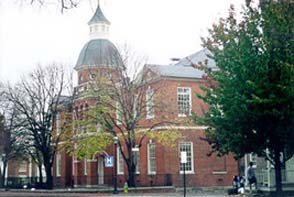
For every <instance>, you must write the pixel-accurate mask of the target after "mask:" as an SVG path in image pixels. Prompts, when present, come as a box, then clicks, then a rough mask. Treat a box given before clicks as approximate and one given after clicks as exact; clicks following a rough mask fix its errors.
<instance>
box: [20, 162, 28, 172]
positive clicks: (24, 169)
mask: <svg viewBox="0 0 294 197" xmlns="http://www.w3.org/2000/svg"><path fill="white" fill-rule="evenodd" d="M18 172H27V161H26V160H21V161H20V163H19V168H18Z"/></svg>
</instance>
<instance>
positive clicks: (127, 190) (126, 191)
mask: <svg viewBox="0 0 294 197" xmlns="http://www.w3.org/2000/svg"><path fill="white" fill-rule="evenodd" d="M128 192H129V186H128V183H127V182H125V184H124V193H125V194H127V193H128Z"/></svg>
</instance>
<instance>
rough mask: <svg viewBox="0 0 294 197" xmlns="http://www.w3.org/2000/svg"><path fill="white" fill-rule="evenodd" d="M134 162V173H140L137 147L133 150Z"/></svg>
mask: <svg viewBox="0 0 294 197" xmlns="http://www.w3.org/2000/svg"><path fill="white" fill-rule="evenodd" d="M133 156H134V163H135V166H136V174H140V152H139V149H136V150H135V151H134V150H133Z"/></svg>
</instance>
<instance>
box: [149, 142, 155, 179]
mask: <svg viewBox="0 0 294 197" xmlns="http://www.w3.org/2000/svg"><path fill="white" fill-rule="evenodd" d="M147 157H148V174H156V155H155V143H149V144H148V149H147Z"/></svg>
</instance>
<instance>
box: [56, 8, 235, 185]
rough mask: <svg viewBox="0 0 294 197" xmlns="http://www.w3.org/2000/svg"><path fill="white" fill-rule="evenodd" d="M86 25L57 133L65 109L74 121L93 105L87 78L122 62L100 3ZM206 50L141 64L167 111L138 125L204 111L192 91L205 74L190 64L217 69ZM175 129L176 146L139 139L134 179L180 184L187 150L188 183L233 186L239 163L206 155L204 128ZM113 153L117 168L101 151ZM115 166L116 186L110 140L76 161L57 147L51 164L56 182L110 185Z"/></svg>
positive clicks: (122, 169)
mask: <svg viewBox="0 0 294 197" xmlns="http://www.w3.org/2000/svg"><path fill="white" fill-rule="evenodd" d="M88 25H89V28H90V40H89V41H88V42H87V43H86V44H85V46H84V47H83V49H82V50H81V52H80V55H79V58H78V61H77V64H76V66H75V70H76V71H77V76H78V77H77V79H78V83H77V86H76V87H75V93H74V95H73V96H72V97H62V103H61V104H60V112H58V113H57V114H56V121H55V127H56V132H61V131H60V129H61V127H60V125H62V124H63V122H64V121H65V120H64V119H65V118H64V117H65V113H71V117H72V120H73V119H74V118H75V116H76V113H81V112H83V111H87V110H88V109H89V108H90V107H92V106H94V105H95V103H96V100H95V98H90V97H87V96H85V94H84V92H85V91H87V90H88V84H89V82H90V81H91V80H93V79H94V78H96V77H99V76H101V75H103V74H105V73H106V72H105V69H108V68H111V69H114V70H115V68H117V67H119V66H120V65H121V64H122V60H121V57H120V55H119V52H118V51H117V49H116V47H115V46H114V45H113V44H112V43H111V42H110V41H109V40H108V31H109V25H110V22H109V21H108V20H107V19H106V18H105V16H104V15H103V13H102V11H101V9H100V7H99V6H98V8H97V10H96V12H95V14H94V16H93V17H92V19H91V20H90V21H89V23H88ZM109 50H111V55H110V54H109ZM208 53H209V51H207V50H205V49H204V50H201V51H199V52H197V53H195V54H192V55H191V56H188V57H186V58H183V59H181V60H179V61H178V62H177V63H175V64H171V65H145V67H144V68H143V70H142V72H144V73H147V75H146V76H152V77H153V78H154V79H156V80H153V81H152V82H150V88H151V89H152V88H154V87H159V86H162V89H163V90H162V91H161V92H162V95H161V98H162V99H164V100H165V101H166V102H168V103H169V104H170V105H169V107H170V109H171V111H170V112H169V113H165V112H163V111H161V110H159V109H154V112H153V113H152V114H147V115H146V120H145V121H144V120H143V121H141V123H142V126H148V121H152V120H154V119H157V118H162V117H164V118H165V119H169V120H173V119H188V118H189V117H187V116H186V112H188V113H189V114H190V113H191V112H195V113H196V114H198V115H201V114H203V112H204V111H205V110H206V109H207V106H206V105H205V104H204V103H203V101H202V100H200V99H199V98H197V96H196V93H201V92H202V90H201V89H200V87H201V86H203V85H205V83H206V80H205V78H203V74H204V73H203V72H202V71H200V70H198V69H197V68H194V67H193V66H192V64H198V63H199V62H205V63H206V64H207V66H209V67H210V68H211V69H215V68H216V65H215V62H214V61H212V60H211V59H209V58H208V57H207V54H208ZM106 64H108V65H106ZM142 72H141V73H142ZM146 94H147V93H146ZM154 99H157V98H154ZM66 121H70V120H66ZM157 129H160V128H157ZM177 129H178V130H179V131H180V132H181V133H182V134H183V135H184V136H186V138H185V142H180V143H178V144H177V146H176V147H174V148H171V147H166V146H163V145H162V144H160V143H157V142H156V140H151V139H147V138H146V139H145V140H144V141H143V143H142V146H141V147H140V149H139V150H137V151H138V153H137V156H138V162H137V170H136V171H137V174H136V179H135V180H136V184H137V185H138V186H168V185H169V186H181V185H182V177H183V176H182V172H183V166H182V165H181V164H180V155H181V152H183V151H185V152H186V153H187V164H186V174H187V175H186V180H187V181H186V182H187V186H188V187H209V186H228V185H231V183H232V177H233V176H234V175H237V174H238V164H237V161H235V160H234V158H233V157H232V155H228V156H224V157H217V155H216V154H212V155H211V156H208V153H210V151H211V148H210V146H209V145H208V143H207V142H205V141H203V140H201V138H203V137H205V136H204V128H203V127H200V126H195V125H194V124H190V125H187V124H185V125H177ZM155 130H156V128H155ZM154 132H156V131H154ZM166 132H168V131H166ZM115 152H117V155H115V157H116V158H117V159H116V164H115V165H116V167H115V168H113V167H106V166H105V156H106V155H114V153H115ZM114 169H116V170H117V175H118V176H117V181H118V186H119V187H121V186H122V185H123V184H124V182H125V181H127V172H128V171H127V167H126V164H125V163H124V161H123V159H122V156H121V154H119V151H114V146H113V145H111V146H109V147H108V148H107V150H106V151H105V154H97V155H93V157H92V159H85V160H78V159H77V158H76V157H72V156H70V155H68V154H67V153H66V152H65V151H60V152H58V153H57V154H56V157H55V162H54V167H53V175H54V184H55V187H69V186H75V187H96V186H98V185H113V177H114Z"/></svg>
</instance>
